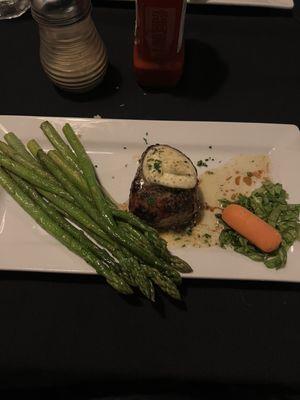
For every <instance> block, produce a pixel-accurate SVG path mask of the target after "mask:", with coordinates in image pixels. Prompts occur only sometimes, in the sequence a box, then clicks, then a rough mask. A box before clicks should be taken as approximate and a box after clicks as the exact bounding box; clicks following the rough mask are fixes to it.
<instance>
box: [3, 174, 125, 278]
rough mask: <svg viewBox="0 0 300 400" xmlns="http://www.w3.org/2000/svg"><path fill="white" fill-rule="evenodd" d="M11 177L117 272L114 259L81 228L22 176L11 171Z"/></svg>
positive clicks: (64, 227) (50, 215) (58, 221)
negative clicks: (57, 209) (66, 217)
mask: <svg viewBox="0 0 300 400" xmlns="http://www.w3.org/2000/svg"><path fill="white" fill-rule="evenodd" d="M9 175H10V176H11V177H12V179H13V180H14V181H15V182H16V184H17V185H18V186H19V187H20V189H22V190H23V191H24V193H25V194H26V195H27V196H29V197H30V198H31V200H33V201H35V202H36V203H37V205H38V206H39V207H41V208H42V209H43V211H44V212H46V213H47V214H48V215H49V217H51V218H52V219H53V220H54V221H55V222H56V223H58V224H59V225H60V226H61V228H63V229H65V230H66V231H67V232H68V233H69V234H70V235H72V236H73V237H74V238H75V239H77V240H78V241H79V242H81V243H82V244H83V245H84V246H86V247H87V248H89V249H90V250H91V251H92V252H93V253H94V254H95V255H96V256H97V257H99V258H100V259H102V261H103V262H104V263H105V264H106V265H107V266H108V268H113V269H114V270H115V272H118V267H117V266H116V263H115V261H114V259H113V258H112V257H111V256H110V254H109V253H107V252H106V251H105V250H103V249H100V248H99V247H98V246H96V245H95V243H94V242H92V241H91V240H90V239H89V238H88V237H87V236H86V235H85V234H84V232H83V231H82V230H80V229H77V228H76V227H75V226H74V225H72V224H70V222H69V221H67V220H66V219H65V218H64V217H63V216H62V215H60V213H59V212H58V211H56V209H55V208H54V207H53V205H52V204H51V203H49V202H47V201H45V200H44V199H43V197H42V196H41V195H39V194H38V193H37V191H36V190H35V189H34V188H33V187H32V186H31V185H30V184H29V183H27V182H26V181H24V180H23V179H22V178H20V177H18V176H17V175H14V174H13V173H10V174H9Z"/></svg>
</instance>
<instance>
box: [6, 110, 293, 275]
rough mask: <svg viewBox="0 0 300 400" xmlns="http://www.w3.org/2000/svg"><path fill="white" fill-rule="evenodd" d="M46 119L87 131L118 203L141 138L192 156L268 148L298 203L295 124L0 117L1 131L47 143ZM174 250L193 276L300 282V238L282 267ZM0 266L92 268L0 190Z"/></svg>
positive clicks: (85, 137)
mask: <svg viewBox="0 0 300 400" xmlns="http://www.w3.org/2000/svg"><path fill="white" fill-rule="evenodd" d="M45 119H48V120H50V121H51V122H52V123H53V124H54V125H55V126H56V127H57V128H58V129H60V128H61V127H62V126H63V124H64V123H65V122H67V121H68V122H70V123H71V124H72V126H73V127H74V128H75V130H76V131H77V132H79V133H80V134H81V140H82V142H83V144H84V146H85V147H86V149H87V150H88V151H89V153H90V155H91V157H92V159H93V161H94V163H95V164H96V165H97V166H98V168H97V171H98V174H99V176H100V177H101V180H102V182H103V184H104V186H105V187H106V188H107V190H108V191H109V192H110V193H111V195H112V196H113V197H114V198H115V199H116V200H117V201H119V202H124V201H126V200H127V199H128V194H129V188H130V184H131V181H132V179H133V177H134V174H135V172H136V168H137V160H138V157H139V156H140V154H141V153H142V152H143V150H144V149H145V148H146V144H145V141H144V139H143V138H146V139H147V141H148V143H149V144H155V143H167V144H169V145H171V146H174V147H176V148H178V149H180V150H182V151H183V152H184V153H185V154H187V155H188V156H189V157H190V158H191V159H192V161H194V162H196V161H197V160H199V159H204V158H205V157H207V155H208V154H209V155H212V154H213V155H214V158H215V159H216V160H222V162H226V161H227V160H229V159H230V158H232V157H234V156H236V155H238V154H247V153H248V154H269V155H270V158H271V164H272V167H271V172H272V177H273V178H274V180H276V181H279V182H282V183H283V185H284V187H285V188H286V190H287V191H288V192H289V193H290V201H291V202H300V185H299V184H298V183H297V182H298V181H299V176H298V175H299V171H300V157H299V154H300V136H299V130H298V128H297V127H295V126H292V125H274V124H244V123H221V122H175V121H173V122H171V121H135V120H105V119H79V118H44V117H23V116H0V136H1V137H2V134H3V133H6V132H9V131H13V132H15V133H16V134H17V135H18V136H19V137H20V138H21V139H22V140H23V141H24V142H27V141H28V140H29V139H31V138H36V139H37V140H38V141H39V142H40V144H41V145H42V146H43V147H44V148H46V149H47V148H49V143H48V142H47V140H46V139H45V138H44V136H43V134H42V132H41V130H40V129H39V125H40V123H41V122H42V121H43V120H45ZM211 145H212V146H213V149H212V150H210V149H209V146H211ZM209 152H211V153H209ZM216 163H217V161H216ZM217 165H220V164H217ZM214 166H215V165H214V163H212V164H210V167H214ZM174 253H176V254H178V255H179V256H181V257H183V258H184V259H185V260H187V261H188V262H189V263H190V264H191V266H192V267H193V269H194V272H193V273H192V274H189V275H188V277H193V278H222V279H250V280H274V281H295V282H300V263H299V260H300V242H298V243H296V244H295V245H294V246H293V248H292V249H291V250H290V252H289V256H288V263H287V265H286V267H285V268H283V269H281V270H279V271H273V270H268V269H267V268H266V267H265V266H264V265H263V264H262V263H255V262H253V261H251V260H248V259H247V258H246V257H244V256H242V255H239V254H237V253H234V252H233V251H230V250H223V249H221V248H218V247H212V248H203V249H196V248H182V249H174ZM0 269H3V270H30V271H46V272H70V273H94V271H93V269H92V268H90V267H89V266H88V265H87V264H86V263H85V262H84V261H82V260H81V259H80V258H79V257H77V256H76V255H73V254H72V253H70V252H69V251H68V250H67V249H66V248H64V247H63V246H62V245H61V244H60V243H58V242H57V241H56V240H55V239H53V238H52V237H50V236H49V235H48V234H47V233H46V232H44V231H43V230H42V229H41V228H40V227H39V226H38V225H37V224H36V223H35V222H34V221H33V220H32V219H31V218H30V217H29V216H28V215H27V214H26V213H25V212H24V211H23V210H22V209H21V208H20V207H19V205H17V204H16V203H15V202H14V201H13V200H12V199H11V198H10V197H9V196H8V195H7V194H6V193H5V192H4V191H3V190H2V189H0Z"/></svg>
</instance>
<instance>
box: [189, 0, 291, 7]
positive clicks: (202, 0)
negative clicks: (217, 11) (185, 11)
mask: <svg viewBox="0 0 300 400" xmlns="http://www.w3.org/2000/svg"><path fill="white" fill-rule="evenodd" d="M188 3H193V4H219V5H227V6H254V7H273V8H293V7H294V1H293V0H188Z"/></svg>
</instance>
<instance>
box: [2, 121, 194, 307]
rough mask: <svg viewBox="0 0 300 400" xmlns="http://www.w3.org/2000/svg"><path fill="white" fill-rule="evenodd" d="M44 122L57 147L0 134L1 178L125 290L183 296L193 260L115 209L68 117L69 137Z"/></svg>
mask: <svg viewBox="0 0 300 400" xmlns="http://www.w3.org/2000/svg"><path fill="white" fill-rule="evenodd" d="M41 129H42V131H43V132H44V134H45V135H46V137H47V138H48V140H49V141H50V142H51V144H52V145H53V147H54V149H53V150H50V151H48V152H47V153H46V152H44V151H43V149H42V148H41V147H40V145H39V144H38V143H37V141H35V140H30V141H29V142H28V144H27V148H28V150H29V151H28V150H27V148H26V147H25V145H24V144H23V143H22V142H21V140H20V139H19V138H18V137H17V136H16V135H15V134H14V133H12V132H10V133H7V134H6V135H4V139H5V141H6V143H5V142H2V141H0V184H1V185H2V187H3V188H4V189H5V190H6V191H7V192H8V193H9V194H10V195H11V196H12V197H13V198H14V199H15V200H16V201H17V202H18V203H19V205H20V206H21V207H22V208H23V209H24V210H25V211H26V212H27V213H28V214H30V215H31V217H32V218H34V220H35V221H36V222H37V223H38V224H39V225H40V226H41V227H42V228H44V229H45V230H46V231H47V232H48V233H49V234H50V235H52V236H53V237H55V238H56V239H57V240H58V241H59V242H61V243H62V244H63V245H65V246H66V247H67V248H68V249H69V250H71V251H72V252H73V253H75V254H77V255H78V256H80V257H82V258H83V259H84V260H85V261H86V262H87V263H88V264H89V265H90V266H92V267H93V268H94V269H95V271H96V272H97V273H98V274H99V275H101V276H103V278H105V280H106V282H107V283H108V284H109V285H111V286H112V287H113V288H115V289H116V290H117V291H118V292H120V293H123V294H131V293H133V289H132V288H138V289H139V290H140V292H141V293H142V294H143V295H144V296H145V297H147V298H148V299H150V300H151V301H154V300H155V289H154V285H153V284H155V285H157V286H159V287H160V288H161V290H162V291H164V292H165V293H167V294H168V295H169V296H171V297H173V298H175V299H180V293H179V290H178V286H179V285H180V283H181V276H180V274H179V272H190V271H191V268H190V266H189V265H188V264H187V263H186V262H184V261H183V260H181V259H179V258H178V257H176V256H174V255H172V254H171V253H170V252H169V251H168V249H167V245H166V242H165V241H164V240H163V239H161V238H160V237H159V235H158V233H157V232H156V231H155V230H154V229H153V228H151V227H149V226H148V225H146V224H145V223H144V222H143V221H141V220H140V219H139V218H137V217H136V216H135V215H133V214H131V213H129V212H127V211H123V210H120V209H118V207H117V205H116V203H115V202H114V201H113V200H112V199H111V198H110V197H109V196H108V195H107V194H106V192H105V190H104V189H103V187H102V186H101V183H100V182H99V180H98V178H97V175H96V173H95V169H94V166H93V164H92V161H91V160H90V158H89V156H88V154H87V153H86V151H85V149H84V147H83V145H82V143H81V142H80V140H79V138H78V136H77V135H76V134H75V132H74V131H73V129H72V127H71V126H70V125H69V124H66V125H65V126H64V127H63V133H64V136H65V138H66V139H67V142H68V143H67V142H66V141H64V140H63V138H62V137H61V136H60V134H59V133H58V132H57V131H56V129H55V128H54V127H53V126H52V125H51V124H50V123H49V122H48V121H45V122H43V123H42V124H41Z"/></svg>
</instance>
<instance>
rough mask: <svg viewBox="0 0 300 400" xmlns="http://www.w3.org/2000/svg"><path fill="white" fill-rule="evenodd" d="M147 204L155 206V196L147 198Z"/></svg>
mask: <svg viewBox="0 0 300 400" xmlns="http://www.w3.org/2000/svg"><path fill="white" fill-rule="evenodd" d="M147 203H148V204H149V206H153V205H154V204H155V198H154V197H153V196H149V197H148V198H147Z"/></svg>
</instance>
